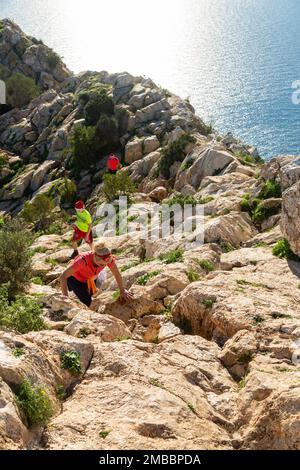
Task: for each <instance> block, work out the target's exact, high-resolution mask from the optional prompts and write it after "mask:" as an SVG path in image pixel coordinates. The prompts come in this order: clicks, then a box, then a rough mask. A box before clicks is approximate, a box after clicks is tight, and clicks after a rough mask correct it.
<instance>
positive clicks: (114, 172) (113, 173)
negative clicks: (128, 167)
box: [107, 169, 118, 175]
mask: <svg viewBox="0 0 300 470" xmlns="http://www.w3.org/2000/svg"><path fill="white" fill-rule="evenodd" d="M107 171H108V173H110V174H111V175H115V174H116V173H117V171H118V169H117V170H110V169H108V170H107Z"/></svg>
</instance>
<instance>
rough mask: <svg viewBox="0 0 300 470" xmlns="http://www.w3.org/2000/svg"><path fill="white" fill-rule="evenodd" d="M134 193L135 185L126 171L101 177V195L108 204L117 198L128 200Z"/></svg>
mask: <svg viewBox="0 0 300 470" xmlns="http://www.w3.org/2000/svg"><path fill="white" fill-rule="evenodd" d="M136 191H137V189H136V187H135V184H134V183H133V181H132V179H131V178H130V176H129V174H128V173H127V172H126V171H119V172H118V173H116V174H115V175H110V174H106V175H104V177H103V187H102V194H103V195H104V197H105V199H106V200H107V201H108V202H111V201H114V200H115V199H117V198H118V197H119V196H127V197H129V198H130V196H131V195H132V194H134V193H135V192H136Z"/></svg>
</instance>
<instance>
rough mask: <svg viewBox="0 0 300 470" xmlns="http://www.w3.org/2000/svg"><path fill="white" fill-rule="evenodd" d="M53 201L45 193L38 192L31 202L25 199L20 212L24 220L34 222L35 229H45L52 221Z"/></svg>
mask: <svg viewBox="0 0 300 470" xmlns="http://www.w3.org/2000/svg"><path fill="white" fill-rule="evenodd" d="M53 209H54V202H53V201H52V199H50V197H48V196H46V194H39V195H38V196H36V198H35V199H34V200H33V202H30V201H27V202H26V203H25V206H24V209H23V210H22V212H21V217H22V219H23V220H25V222H27V223H29V224H34V229H35V230H41V231H42V232H44V231H46V229H47V228H49V226H50V225H51V223H52V221H53V216H52V211H53Z"/></svg>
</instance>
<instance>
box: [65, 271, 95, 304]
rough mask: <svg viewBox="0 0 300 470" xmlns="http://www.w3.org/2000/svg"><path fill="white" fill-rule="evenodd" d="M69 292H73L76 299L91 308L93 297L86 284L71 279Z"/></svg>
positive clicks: (69, 280)
mask: <svg viewBox="0 0 300 470" xmlns="http://www.w3.org/2000/svg"><path fill="white" fill-rule="evenodd" d="M68 290H69V291H73V292H74V294H75V295H76V297H77V298H78V299H79V300H80V302H82V303H83V304H84V305H86V306H87V307H89V308H90V306H91V303H92V297H91V294H90V293H89V290H88V286H87V283H86V282H80V281H78V280H77V279H75V277H69V279H68Z"/></svg>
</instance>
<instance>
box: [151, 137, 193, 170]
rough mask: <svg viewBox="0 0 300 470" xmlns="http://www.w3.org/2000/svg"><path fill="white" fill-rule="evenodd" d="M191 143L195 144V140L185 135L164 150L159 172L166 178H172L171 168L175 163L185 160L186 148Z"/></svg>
mask: <svg viewBox="0 0 300 470" xmlns="http://www.w3.org/2000/svg"><path fill="white" fill-rule="evenodd" d="M190 143H195V138H194V137H193V136H191V135H189V134H184V135H182V136H181V137H179V139H177V140H176V141H175V142H172V143H170V144H169V145H167V146H166V147H164V148H163V150H162V153H161V159H160V161H159V163H158V170H159V172H160V173H161V174H162V175H163V176H164V177H165V178H169V177H170V168H171V166H172V165H173V163H175V162H182V161H183V160H184V158H185V148H186V146H187V145H188V144H190Z"/></svg>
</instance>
